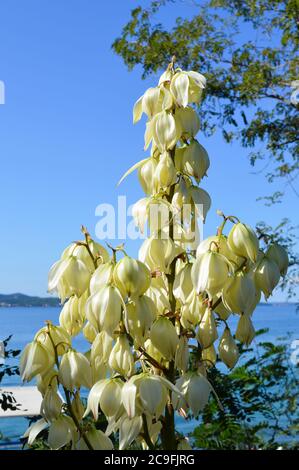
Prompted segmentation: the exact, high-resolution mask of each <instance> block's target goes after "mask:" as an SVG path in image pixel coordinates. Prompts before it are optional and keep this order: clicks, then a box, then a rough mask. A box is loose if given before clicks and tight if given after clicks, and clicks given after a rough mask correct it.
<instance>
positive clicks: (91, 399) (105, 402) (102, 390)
mask: <svg viewBox="0 0 299 470" xmlns="http://www.w3.org/2000/svg"><path fill="white" fill-rule="evenodd" d="M123 386H124V383H123V381H122V380H120V379H116V378H110V379H103V380H100V381H98V382H97V383H95V384H94V385H93V387H92V388H91V390H90V392H89V395H88V400H87V408H86V411H85V414H84V416H88V414H89V413H90V412H92V414H93V417H94V420H95V421H97V420H98V415H99V407H100V409H101V410H102V412H103V413H104V415H105V416H106V418H107V419H108V420H111V419H112V418H116V419H117V418H118V417H120V412H121V409H122V388H123Z"/></svg>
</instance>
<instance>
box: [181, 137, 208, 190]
mask: <svg viewBox="0 0 299 470" xmlns="http://www.w3.org/2000/svg"><path fill="white" fill-rule="evenodd" d="M182 156H183V161H182V169H183V171H184V173H186V174H187V175H189V176H192V177H193V178H195V180H196V181H197V183H199V181H200V180H201V179H202V178H203V177H204V176H205V175H206V173H207V171H208V169H209V166H210V159H209V156H208V153H207V151H206V150H205V148H204V147H203V146H202V145H201V144H200V143H199V142H198V141H197V140H192V141H191V143H190V144H189V145H187V146H186V147H185V149H184V152H183V155H182Z"/></svg>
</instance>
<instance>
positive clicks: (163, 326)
mask: <svg viewBox="0 0 299 470" xmlns="http://www.w3.org/2000/svg"><path fill="white" fill-rule="evenodd" d="M150 339H151V341H152V343H153V345H154V346H155V347H156V348H157V349H158V351H159V352H160V353H161V354H162V355H163V356H164V357H165V359H167V360H169V361H171V360H172V359H174V357H175V353H176V349H177V346H178V343H179V338H178V335H177V334H176V330H175V327H174V326H173V324H172V323H171V321H170V320H169V319H168V318H166V317H159V318H158V319H157V320H156V321H155V323H154V324H153V326H152V329H151V332H150Z"/></svg>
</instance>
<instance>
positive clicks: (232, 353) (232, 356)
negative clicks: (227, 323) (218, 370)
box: [218, 327, 239, 369]
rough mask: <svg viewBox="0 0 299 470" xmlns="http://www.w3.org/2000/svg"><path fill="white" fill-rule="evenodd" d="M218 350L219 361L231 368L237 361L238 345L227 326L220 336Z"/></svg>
mask: <svg viewBox="0 0 299 470" xmlns="http://www.w3.org/2000/svg"><path fill="white" fill-rule="evenodd" d="M218 351H219V357H220V359H221V361H222V362H224V364H225V365H226V366H227V367H229V368H230V369H232V368H233V367H234V366H235V365H236V363H237V362H238V359H239V350H238V346H237V345H236V342H235V340H234V338H233V337H232V334H231V332H230V329H229V328H228V327H226V328H225V329H224V332H223V335H222V336H221V339H220V342H219V347H218Z"/></svg>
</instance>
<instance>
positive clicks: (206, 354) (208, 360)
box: [201, 344, 217, 368]
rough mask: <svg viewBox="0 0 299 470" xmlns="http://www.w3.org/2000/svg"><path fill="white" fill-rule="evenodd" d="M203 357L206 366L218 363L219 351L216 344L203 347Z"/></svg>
mask: <svg viewBox="0 0 299 470" xmlns="http://www.w3.org/2000/svg"><path fill="white" fill-rule="evenodd" d="M201 358H202V360H203V362H204V365H205V367H206V368H210V367H213V366H215V365H216V362H217V353H216V349H215V346H214V344H212V345H211V346H209V347H208V348H206V349H203V351H202V355H201Z"/></svg>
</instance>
